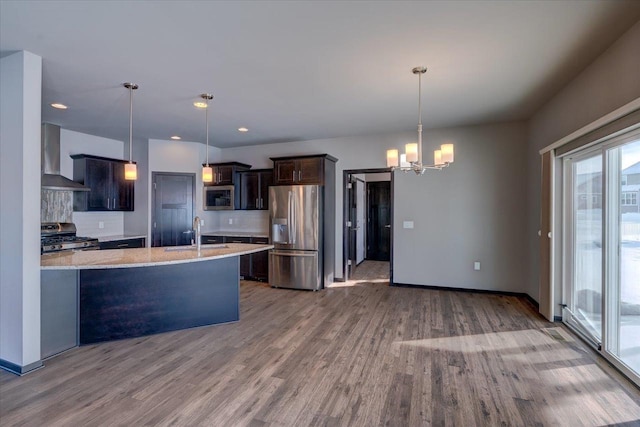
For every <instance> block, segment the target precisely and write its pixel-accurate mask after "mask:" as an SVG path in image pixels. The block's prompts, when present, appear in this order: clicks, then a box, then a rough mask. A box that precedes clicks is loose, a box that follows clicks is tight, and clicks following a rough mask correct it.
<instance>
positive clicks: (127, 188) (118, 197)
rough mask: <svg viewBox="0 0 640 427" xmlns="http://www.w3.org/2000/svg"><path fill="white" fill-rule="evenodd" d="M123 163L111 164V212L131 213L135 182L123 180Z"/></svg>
mask: <svg viewBox="0 0 640 427" xmlns="http://www.w3.org/2000/svg"><path fill="white" fill-rule="evenodd" d="M124 165H125V164H124V163H121V162H112V163H111V168H112V169H111V184H112V187H111V199H112V200H111V210H114V211H132V210H134V206H133V189H134V185H135V184H134V183H135V181H127V180H126V179H124Z"/></svg>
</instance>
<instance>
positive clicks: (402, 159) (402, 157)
mask: <svg viewBox="0 0 640 427" xmlns="http://www.w3.org/2000/svg"><path fill="white" fill-rule="evenodd" d="M400 167H401V168H408V167H411V163H409V162H407V155H406V154H400Z"/></svg>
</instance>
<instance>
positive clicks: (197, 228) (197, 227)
mask: <svg viewBox="0 0 640 427" xmlns="http://www.w3.org/2000/svg"><path fill="white" fill-rule="evenodd" d="M193 231H194V233H195V236H194V237H195V244H196V248H198V252H200V240H202V234H201V233H202V232H201V230H200V217H198V216H197V217H195V218H193Z"/></svg>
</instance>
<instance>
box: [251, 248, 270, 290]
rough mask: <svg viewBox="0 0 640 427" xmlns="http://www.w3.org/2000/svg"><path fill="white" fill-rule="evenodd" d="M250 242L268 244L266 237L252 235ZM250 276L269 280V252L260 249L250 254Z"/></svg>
mask: <svg viewBox="0 0 640 427" xmlns="http://www.w3.org/2000/svg"><path fill="white" fill-rule="evenodd" d="M251 243H257V244H262V245H266V244H269V238H268V237H254V238H252V239H251ZM251 277H253V278H254V279H257V280H264V281H267V280H269V252H268V251H262V252H257V253H255V254H251Z"/></svg>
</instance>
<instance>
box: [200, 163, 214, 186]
mask: <svg viewBox="0 0 640 427" xmlns="http://www.w3.org/2000/svg"><path fill="white" fill-rule="evenodd" d="M202 181H204V182H213V168H212V167H211V166H204V167H203V168H202Z"/></svg>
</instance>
